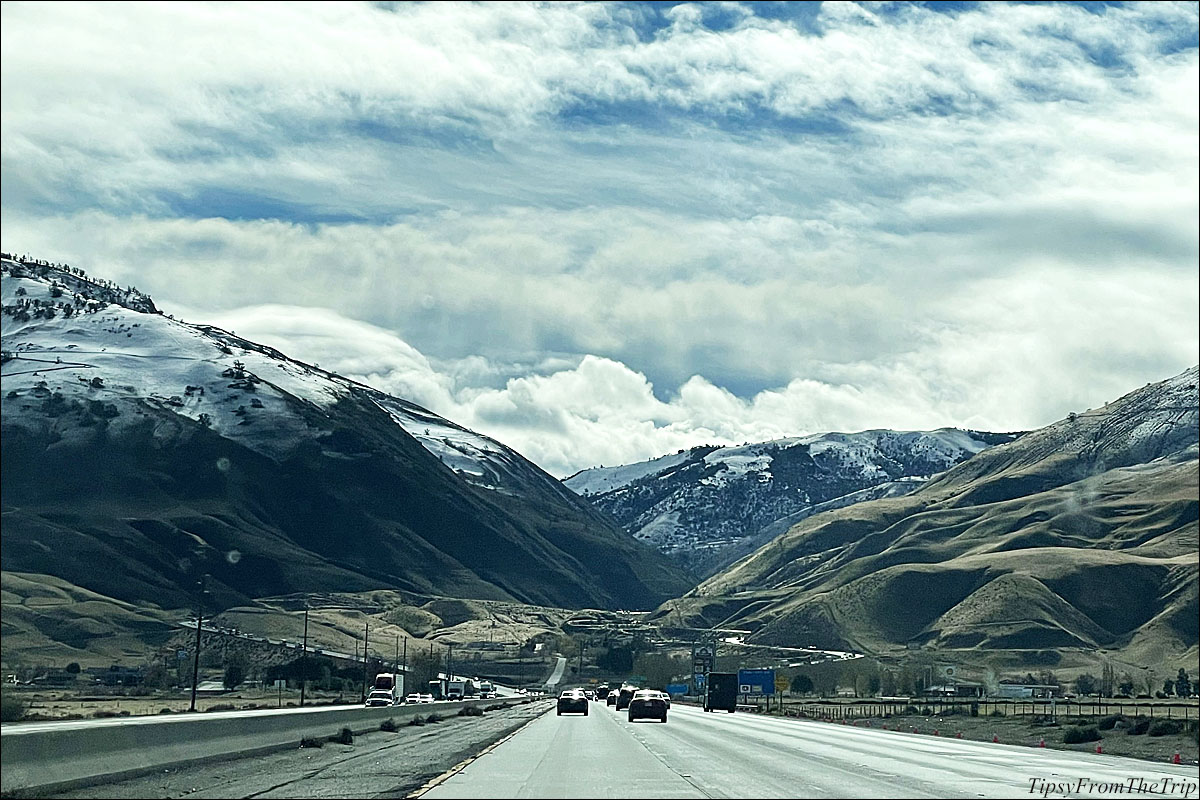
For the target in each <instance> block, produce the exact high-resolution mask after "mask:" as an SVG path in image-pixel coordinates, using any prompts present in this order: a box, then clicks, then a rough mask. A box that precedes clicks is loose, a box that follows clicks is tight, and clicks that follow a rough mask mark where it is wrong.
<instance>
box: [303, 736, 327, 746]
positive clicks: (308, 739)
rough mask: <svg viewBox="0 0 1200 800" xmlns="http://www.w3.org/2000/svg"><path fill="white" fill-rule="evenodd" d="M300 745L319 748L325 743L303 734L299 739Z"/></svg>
mask: <svg viewBox="0 0 1200 800" xmlns="http://www.w3.org/2000/svg"><path fill="white" fill-rule="evenodd" d="M300 746H301V747H316V748H317V749H320V748H322V747H324V746H325V743H324V742H322V741H321V740H320V739H314V738H313V737H311V736H305V737H304V738H303V739H301V740H300Z"/></svg>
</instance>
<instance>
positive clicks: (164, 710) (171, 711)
mask: <svg viewBox="0 0 1200 800" xmlns="http://www.w3.org/2000/svg"><path fill="white" fill-rule="evenodd" d="M158 713H160V714H174V713H175V709H173V708H168V707H167V706H163V707H162V708H160V709H159V710H158Z"/></svg>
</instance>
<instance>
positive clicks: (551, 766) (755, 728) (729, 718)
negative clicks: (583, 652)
mask: <svg viewBox="0 0 1200 800" xmlns="http://www.w3.org/2000/svg"><path fill="white" fill-rule="evenodd" d="M460 767H461V768H460V769H458V770H457V771H456V772H455V771H452V772H451V773H450V774H448V775H446V776H443V778H442V779H441V782H440V783H437V784H436V785H434V786H432V788H430V789H428V790H427V791H426V792H424V793H423V794H421V795H420V796H421V797H423V798H430V799H431V800H432V799H433V798H455V797H490V798H507V797H639V798H654V797H680V798H690V797H763V798H766V797H788V798H792V797H872V798H876V797H879V798H889V797H967V798H974V797H1038V798H1040V797H1093V798H1094V797H1098V796H1108V795H1112V794H1117V793H1121V794H1133V793H1134V792H1130V790H1129V788H1128V787H1131V786H1132V787H1134V788H1136V787H1142V788H1143V789H1145V787H1147V786H1149V785H1151V784H1153V785H1154V786H1155V787H1157V789H1156V790H1154V791H1152V792H1145V791H1144V792H1143V793H1142V794H1143V796H1150V795H1152V794H1153V795H1158V796H1171V797H1177V798H1182V797H1193V798H1194V797H1197V782H1198V779H1197V772H1196V768H1195V766H1188V765H1178V766H1177V765H1173V764H1156V763H1152V762H1148V761H1140V760H1136V759H1129V758H1120V757H1116V756H1106V755H1097V754H1094V753H1079V752H1074V751H1062V750H1052V749H1045V750H1042V749H1037V748H1029V747H1018V746H1015V745H1003V744H991V743H985V742H971V741H966V740H958V739H943V738H935V737H932V736H922V735H913V734H907V733H900V732H894V731H881V730H873V729H866V728H855V727H852V726H842V725H832V724H828V723H821V722H813V721H808V720H796V719H778V718H770V717H763V716H758V715H753V714H726V713H719V712H718V713H708V714H706V713H704V712H703V711H701V710H699V709H696V708H693V707H684V706H680V705H678V704H676V705H675V706H674V707H672V709H671V711H670V713H669V719H668V722H667V724H665V725H664V724H662V723H659V722H651V721H641V720H639V721H638V722H636V723H630V722H628V721H627V720H626V717H625V714H624V713H623V712H622V713H617V712H616V711H615V710H614V709H613V707H612V706H606V705H604V704H603V703H598V702H597V703H592V704H591V707H590V713H589V715H588V716H582V715H574V714H570V715H563V716H561V717H560V716H557V715H555V714H554V713H552V712H551V713H548V714H545V715H543V716H541V717H539V718H538V719H536V720H534V721H533V722H532V723H530V724H529V725H527V726H526V727H525V728H523V729H521V730H520V731H518V732H517V733H516V734H514V735H513V736H512V737H511V738H509V739H508V740H506V741H503V742H501V743H500V744H499V745H497V746H495V747H494V748H493V749H491V750H489V751H487V752H485V753H484V754H482V755H480V756H479V757H477V758H475V759H474V760H471V761H468V762H466V764H465V766H463V765H460ZM1113 784H1120V785H1121V787H1122V788H1123V789H1124V791H1123V792H1114V791H1112V785H1113Z"/></svg>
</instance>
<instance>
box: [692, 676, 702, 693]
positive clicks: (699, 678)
mask: <svg viewBox="0 0 1200 800" xmlns="http://www.w3.org/2000/svg"><path fill="white" fill-rule="evenodd" d="M692 682H693V683H695V684H696V689H697V690H700V689H703V688H704V673H702V672H697V673H696V674H695V675H693V676H692Z"/></svg>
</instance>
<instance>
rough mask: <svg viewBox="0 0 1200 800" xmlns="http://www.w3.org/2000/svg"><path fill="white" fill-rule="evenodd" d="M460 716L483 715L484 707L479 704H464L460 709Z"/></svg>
mask: <svg viewBox="0 0 1200 800" xmlns="http://www.w3.org/2000/svg"><path fill="white" fill-rule="evenodd" d="M458 715H459V716H460V717H482V716H483V709H482V708H480V707H479V706H463V707H462V708H460V709H459V710H458Z"/></svg>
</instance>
